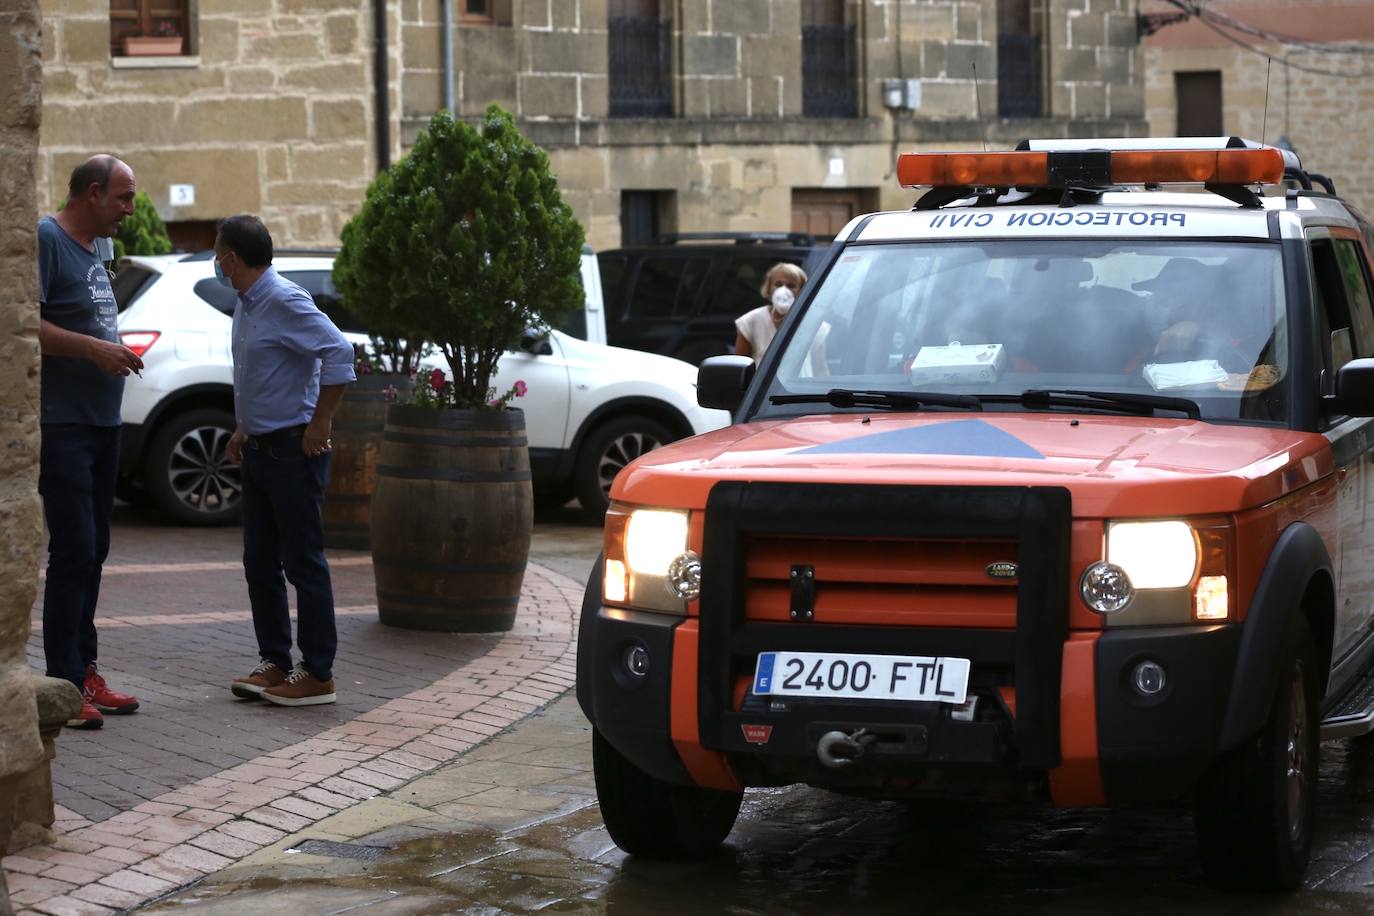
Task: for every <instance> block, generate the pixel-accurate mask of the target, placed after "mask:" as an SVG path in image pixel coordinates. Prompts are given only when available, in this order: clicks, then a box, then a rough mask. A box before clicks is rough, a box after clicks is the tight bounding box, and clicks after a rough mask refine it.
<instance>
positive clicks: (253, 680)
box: [229, 659, 286, 700]
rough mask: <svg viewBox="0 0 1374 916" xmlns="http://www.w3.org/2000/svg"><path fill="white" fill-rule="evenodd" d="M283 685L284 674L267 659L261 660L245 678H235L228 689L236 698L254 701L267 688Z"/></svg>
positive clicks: (284, 681) (284, 680)
mask: <svg viewBox="0 0 1374 916" xmlns="http://www.w3.org/2000/svg"><path fill="white" fill-rule="evenodd" d="M285 683H286V672H285V671H283V670H281V668H280V667H278V666H277V665H275V664H273V663H272V662H269V661H268V660H267V659H263V660H262V661H261V662H259V663H258V666H257V667H256V668H254V669H253V670H252V672H250V673H249V675H248V676H247V677H241V678H237V679H236V680H235V681H234V683H232V684H230V685H229V689H230V690H231V691H233V693H234V696H236V697H243V699H245V700H256V699H258V698H260V697H261V696H262V692H263V691H264V690H266V689H267V688H268V687H277V686H280V685H281V684H285Z"/></svg>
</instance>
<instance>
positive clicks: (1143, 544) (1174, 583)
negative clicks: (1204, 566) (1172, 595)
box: [1107, 521, 1198, 589]
mask: <svg viewBox="0 0 1374 916" xmlns="http://www.w3.org/2000/svg"><path fill="white" fill-rule="evenodd" d="M1197 561H1198V544H1197V539H1196V538H1195V537H1193V529H1192V528H1190V527H1189V526H1188V523H1187V522H1181V521H1167V522H1112V523H1111V524H1109V525H1108V526H1107V562H1108V563H1111V564H1112V565H1114V566H1119V567H1121V568H1122V569H1123V570H1125V572H1126V575H1127V577H1128V578H1130V580H1131V585H1133V586H1134V587H1135V588H1138V589H1146V588H1183V587H1184V586H1185V585H1189V584H1191V583H1192V581H1193V573H1195V572H1197Z"/></svg>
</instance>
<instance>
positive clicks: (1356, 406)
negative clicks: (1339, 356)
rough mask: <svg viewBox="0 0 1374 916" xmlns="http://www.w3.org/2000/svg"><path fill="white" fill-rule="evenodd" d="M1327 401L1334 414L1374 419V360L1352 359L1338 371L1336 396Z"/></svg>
mask: <svg viewBox="0 0 1374 916" xmlns="http://www.w3.org/2000/svg"><path fill="white" fill-rule="evenodd" d="M1327 401H1328V402H1329V403H1330V404H1331V407H1333V408H1334V410H1331V411H1330V412H1332V413H1343V414H1349V415H1350V416H1352V417H1374V359H1352V360H1350V362H1348V363H1346V364H1345V365H1344V366H1341V368H1340V369H1338V370H1336V396H1335V397H1334V398H1328V399H1327Z"/></svg>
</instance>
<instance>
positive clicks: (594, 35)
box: [39, 0, 1144, 247]
mask: <svg viewBox="0 0 1374 916" xmlns="http://www.w3.org/2000/svg"><path fill="white" fill-rule="evenodd" d="M41 2H42V6H43V11H44V14H45V18H46V23H47V28H46V30H45V35H44V55H45V64H46V73H47V77H48V80H49V83H48V91H47V93H46V95H45V98H44V125H43V134H42V155H41V159H40V186H39V187H40V193H39V203H40V207H41V208H43V209H51V208H53V207H54V206H56V205H57V203H58V202H59V201H60V199H61V196H62V187H61V186H62V182H63V180H64V179H65V177H66V174H67V172H68V171H69V170H70V168H71V166H72V165H73V164H74V163H75V162H76V161H78V160H79V159H80V158H81V157H83V156H85V155H87V154H89V153H90V152H92V151H95V150H108V151H111V152H114V153H117V154H119V155H121V156H123V157H125V158H126V159H128V160H129V161H130V163H131V164H132V165H133V166H134V168H135V170H136V171H137V174H138V178H139V183H140V185H141V186H142V187H144V188H146V189H147V190H148V191H150V193H151V194H152V196H153V200H154V202H155V203H156V204H157V206H158V208H159V210H160V211H161V213H162V215H163V217H164V218H165V219H168V220H170V221H171V222H172V224H173V235H174V238H176V239H177V240H178V241H181V242H182V243H183V244H191V243H193V242H195V241H196V240H200V241H202V242H203V241H204V240H205V238H206V233H207V231H208V229H209V227H210V226H212V222H211V221H213V220H214V219H215V218H218V217H222V216H225V215H228V214H230V213H235V212H240V211H251V212H258V213H261V214H262V215H263V216H264V218H265V219H266V220H267V222H268V224H269V226H271V227H272V229H273V230H274V232H275V233H276V234H277V235H278V237H279V238H281V239H282V241H283V242H285V243H286V244H294V245H316V244H332V243H335V242H336V241H337V237H338V231H339V228H340V227H341V226H342V224H343V222H344V221H345V220H346V219H347V218H348V216H349V215H351V213H352V212H354V211H355V210H356V207H357V206H358V203H359V202H360V200H361V197H362V194H363V191H364V189H365V187H366V184H367V182H368V180H369V179H370V177H371V176H372V175H373V174H375V172H376V170H377V167H378V165H379V163H380V162H382V161H384V160H385V159H386V158H387V157H389V156H394V155H399V154H400V153H401V152H403V150H404V148H405V147H406V146H407V145H408V144H409V143H410V142H411V141H412V140H413V138H414V136H415V133H416V132H417V131H418V130H419V129H420V128H421V127H422V126H423V124H424V122H425V119H426V118H427V117H428V116H429V115H431V114H432V113H433V112H434V111H436V110H437V109H438V108H440V107H442V106H445V105H446V104H452V105H453V106H454V108H455V109H456V110H457V111H458V112H459V113H460V114H463V115H476V114H479V113H480V112H481V110H482V109H483V108H484V107H485V106H486V105H487V104H488V103H491V102H496V103H499V104H501V105H502V106H504V107H506V108H507V109H509V110H511V111H512V112H514V113H515V115H516V117H517V119H518V120H519V122H520V125H521V128H522V129H523V130H525V131H526V132H527V133H528V134H529V135H530V136H531V137H532V138H533V139H534V140H536V142H539V143H541V144H542V145H544V146H545V147H546V148H547V149H548V150H549V152H550V156H551V158H552V161H553V164H554V167H555V168H556V170H557V171H558V173H559V176H560V179H561V184H562V187H563V189H564V191H565V193H566V194H567V196H568V198H569V200H570V202H571V203H572V204H573V206H574V207H575V209H576V211H577V213H578V215H579V216H580V217H581V218H582V219H583V221H584V222H585V224H586V225H587V228H588V237H589V240H590V241H591V242H592V243H593V244H594V245H596V246H598V247H607V246H613V245H616V244H619V243H620V242H621V240H622V237H623V236H624V235H625V234H626V233H625V232H622V226H623V225H626V224H630V225H633V226H634V227H636V228H635V231H636V232H638V233H640V234H643V233H644V232H645V231H647V230H646V229H645V227H648V228H649V229H652V230H657V231H670V230H679V231H701V230H777V229H789V228H793V227H797V228H810V229H815V230H816V231H820V232H826V231H831V230H832V229H833V226H834V224H835V223H836V222H837V221H838V222H840V223H842V222H843V217H844V215H845V214H846V213H850V212H855V211H857V210H864V209H871V208H873V207H876V206H902V205H905V204H906V203H908V202H909V199H910V195H909V193H907V192H903V191H901V190H900V189H899V188H897V187H895V185H894V178H893V175H892V169H893V159H894V155H895V151H896V150H898V149H912V148H921V147H944V148H949V147H967V146H970V145H974V144H978V143H981V142H983V137H984V136H986V142H987V143H988V144H989V145H990V146H1006V145H1008V144H1010V143H1012V142H1014V141H1015V140H1018V139H1020V138H1022V137H1024V136H1034V135H1048V136H1063V135H1067V134H1075V135H1081V136H1089V135H1123V134H1132V133H1140V132H1142V131H1143V130H1144V121H1143V115H1144V76H1143V71H1142V67H1141V63H1142V59H1141V54H1140V49H1139V45H1138V41H1137V37H1136V29H1135V16H1134V8H1135V0H364V2H358V0H349V2H345V0H216V2H213V3H211V2H208V0H206V2H201V0H158V2H156V3H153V2H152V0H41ZM379 4H380V8H381V9H382V10H383V13H384V15H383V17H382V21H383V23H384V24H385V35H384V38H385V42H384V44H385V48H386V58H387V61H386V63H387V66H386V68H385V70H386V75H385V79H384V84H385V85H383V86H382V87H381V91H380V93H379V91H378V76H377V68H376V67H375V66H374V62H375V58H374V51H375V47H376V45H377V37H378V31H377V30H376V28H375V26H374V23H376V22H377V16H376V15H375V13H376V11H377V9H378V5H379ZM445 8H447V9H449V10H450V17H451V21H452V22H453V26H454V27H453V38H452V44H451V60H452V64H451V67H450V68H448V69H447V70H446V67H445V54H444V47H445V40H444V34H445V29H444V28H443V23H442V11H443V10H444V9H445ZM167 10H175V11H176V12H175V14H174V15H169V14H167V12H166V11H167ZM163 32H175V33H178V35H179V36H180V37H181V38H182V42H181V44H180V46H179V47H175V45H174V48H175V51H176V53H166V52H164V53H163V54H162V56H153V57H142V56H133V55H132V54H131V53H130V52H131V51H132V50H134V49H132V48H128V47H126V46H125V45H124V44H123V41H124V36H128V35H134V34H143V35H146V34H150V33H151V34H161V33H163ZM975 70H976V75H977V79H976V80H975ZM446 74H447V75H446ZM379 113H380V114H381V117H380V120H383V121H385V123H386V131H385V135H384V136H383V137H382V146H381V148H379V146H378V143H377V139H378V136H379V133H378V131H377V129H376V123H377V121H378V120H379ZM980 113H981V116H982V117H981V120H980V117H979V115H980ZM186 185H189V186H192V187H194V189H195V191H194V203H191V202H189V198H188V197H187V196H186V193H187V192H186V189H185V188H184V187H181V188H175V189H174V187H173V186H186ZM174 195H175V196H174Z"/></svg>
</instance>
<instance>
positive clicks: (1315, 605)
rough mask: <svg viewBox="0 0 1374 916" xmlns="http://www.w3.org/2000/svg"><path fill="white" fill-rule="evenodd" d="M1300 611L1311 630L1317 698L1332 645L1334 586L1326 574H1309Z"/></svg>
mask: <svg viewBox="0 0 1374 916" xmlns="http://www.w3.org/2000/svg"><path fill="white" fill-rule="evenodd" d="M1301 607H1302V613H1303V616H1304V617H1306V618H1307V623H1308V626H1310V627H1311V628H1312V642H1313V644H1314V645H1315V647H1316V649H1317V665H1318V667H1317V678H1318V687H1319V689H1320V693H1318V698H1320V697H1322V696H1324V695H1325V694H1326V687H1327V682H1328V681H1329V680H1330V677H1331V656H1332V653H1333V652H1334V651H1335V643H1336V585H1335V580H1334V579H1333V578H1332V576H1331V572H1330V570H1320V569H1319V570H1317V571H1316V572H1314V573H1313V574H1312V577H1311V578H1310V579H1309V580H1308V581H1307V588H1306V589H1305V590H1304V592H1303V596H1302V605H1301Z"/></svg>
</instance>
